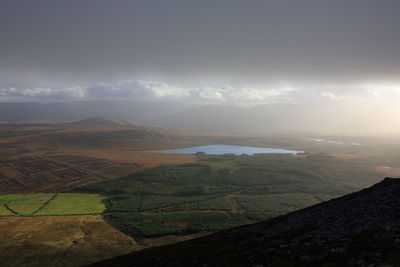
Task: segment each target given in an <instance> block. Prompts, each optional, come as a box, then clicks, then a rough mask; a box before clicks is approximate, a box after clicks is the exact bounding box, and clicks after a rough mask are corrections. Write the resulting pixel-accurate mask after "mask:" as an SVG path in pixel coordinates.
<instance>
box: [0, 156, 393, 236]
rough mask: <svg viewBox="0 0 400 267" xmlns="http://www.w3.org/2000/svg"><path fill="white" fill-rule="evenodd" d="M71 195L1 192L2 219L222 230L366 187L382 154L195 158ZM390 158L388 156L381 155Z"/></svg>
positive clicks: (136, 232) (138, 230) (141, 230)
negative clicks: (71, 218)
mask: <svg viewBox="0 0 400 267" xmlns="http://www.w3.org/2000/svg"><path fill="white" fill-rule="evenodd" d="M198 158H199V161H198V162H196V163H189V164H181V165H161V166H159V167H156V168H151V169H146V170H143V171H141V172H136V173H133V174H130V175H128V176H125V177H121V178H118V179H113V180H104V181H102V182H99V183H95V184H90V185H86V186H83V187H81V188H78V189H75V190H74V192H71V193H37V194H26V195H23V194H14V195H2V196H0V215H1V216H48V215H79V214H104V216H105V217H106V218H107V219H108V220H109V222H110V223H112V224H113V225H114V226H116V227H117V228H118V229H120V230H121V231H123V232H125V233H127V234H129V235H132V236H133V237H135V238H147V237H160V236H165V235H169V234H189V233H197V232H203V231H219V230H223V229H227V228H230V227H234V226H238V225H243V224H247V223H254V222H258V221H261V220H265V219H268V218H271V217H274V216H277V215H280V214H285V213H288V212H291V211H295V210H298V209H302V208H304V207H308V206H311V205H314V204H317V203H319V202H321V201H325V200H329V199H331V198H334V197H338V196H341V195H345V194H348V193H350V192H353V191H356V190H359V189H361V188H363V187H366V186H369V185H371V184H373V183H374V182H377V181H378V180H380V179H381V178H382V177H383V175H382V173H379V172H378V171H377V170H376V168H375V167H376V166H377V165H378V164H381V163H379V162H378V161H379V160H381V159H376V158H366V159H360V158H354V159H340V158H335V157H331V156H329V155H327V154H313V155H309V156H307V157H293V156H291V155H278V154H259V155H254V156H233V155H224V156H208V155H198ZM385 160H387V159H385Z"/></svg>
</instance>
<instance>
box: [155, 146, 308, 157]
mask: <svg viewBox="0 0 400 267" xmlns="http://www.w3.org/2000/svg"><path fill="white" fill-rule="evenodd" d="M161 152H164V153H176V154H195V153H197V152H204V153H206V154H210V155H223V154H235V155H241V154H247V155H254V154H263V153H267V154H272V153H277V154H297V153H304V152H303V151H296V150H287V149H280V148H267V147H255V146H231V145H210V146H194V147H187V148H181V149H172V150H164V151H161Z"/></svg>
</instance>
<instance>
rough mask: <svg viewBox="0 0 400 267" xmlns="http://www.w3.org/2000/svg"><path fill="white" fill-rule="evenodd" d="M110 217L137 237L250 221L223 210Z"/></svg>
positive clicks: (221, 228)
mask: <svg viewBox="0 0 400 267" xmlns="http://www.w3.org/2000/svg"><path fill="white" fill-rule="evenodd" d="M112 217H113V218H114V219H117V220H119V221H121V222H122V223H123V224H125V225H128V226H130V227H131V228H133V229H134V232H135V234H136V236H139V237H154V236H163V235H168V234H189V233H196V232H203V231H219V230H224V229H227V228H231V227H235V226H238V225H242V224H245V223H249V222H250V221H249V220H247V219H246V218H245V217H244V216H242V215H240V214H230V213H224V212H194V211H187V212H168V213H157V214H148V213H147V214H146V213H132V214H116V215H112Z"/></svg>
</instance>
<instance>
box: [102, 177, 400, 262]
mask: <svg viewBox="0 0 400 267" xmlns="http://www.w3.org/2000/svg"><path fill="white" fill-rule="evenodd" d="M95 266H400V179H392V178H385V179H384V180H383V181H382V182H380V183H378V184H376V185H374V186H372V187H370V188H368V189H364V190H361V191H359V192H356V193H353V194H350V195H346V196H344V197H341V198H337V199H334V200H331V201H328V202H324V203H321V204H318V205H315V206H311V207H309V208H306V209H303V210H299V211H297V212H293V213H290V214H287V215H284V216H280V217H277V218H274V219H272V220H268V221H265V222H261V223H258V224H253V225H247V226H242V227H238V228H234V229H231V230H227V231H223V232H220V233H216V234H213V235H209V236H206V237H203V238H199V239H195V240H191V241H187V242H183V243H179V244H174V245H170V246H165V247H158V248H152V249H146V250H143V251H140V252H136V253H132V254H127V255H123V256H119V257H117V258H114V259H110V260H105V261H102V262H99V263H97V264H95Z"/></svg>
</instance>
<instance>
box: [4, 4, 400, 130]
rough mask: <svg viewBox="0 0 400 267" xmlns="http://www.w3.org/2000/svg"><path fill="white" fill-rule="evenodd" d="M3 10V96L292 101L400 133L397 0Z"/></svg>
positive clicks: (188, 101) (227, 102)
mask: <svg viewBox="0 0 400 267" xmlns="http://www.w3.org/2000/svg"><path fill="white" fill-rule="evenodd" d="M0 7H1V8H0V36H1V40H2V41H1V42H0V59H1V60H0V102H39V103H51V102H64V101H82V100H85V101H86V100H129V101H145V100H146V101H148V100H151V101H158V102H171V103H173V102H180V103H185V104H190V105H192V104H196V105H209V104H212V105H225V106H226V105H234V106H235V105H239V106H246V107H251V106H256V105H261V104H268V103H292V104H299V105H303V106H309V105H311V106H313V107H314V108H313V109H314V110H319V108H321V112H316V113H320V114H319V115H320V116H321V118H322V117H324V116H327V114H335V112H337V110H336V108H337V109H339V110H346V112H347V113H351V114H350V115H349V116H350V117H351V118H354V120H357V118H358V119H359V120H360V121H362V122H361V124H362V125H367V126H365V129H364V128H359V129H360V131H361V132H363V131H370V130H371V128H375V130H377V132H382V133H390V134H395V133H396V134H397V133H400V127H399V126H397V125H400V124H399V122H400V121H399V119H397V118H400V116H399V115H400V112H399V109H398V105H397V103H398V102H399V101H400V79H399V77H400V76H399V74H400V53H398V50H399V47H400V36H399V34H398V29H399V28H400V20H399V19H398V10H399V8H400V3H399V2H398V1H395V0H383V1H379V2H378V1H369V0H367V1H365V0H363V1H361V0H354V1H342V0H338V1H312V0H307V1H301V2H300V1H298V2H293V1H286V0H279V1H251V2H243V1H235V0H234V1H232V0H230V1H227V0H222V1H217V2H216V1H208V0H206V1H196V2H194V1H179V0H172V1H148V0H147V1H119V0H117V1H112V2H111V1H105V0H96V1H92V0H89V1H62V2H61V1H57V2H54V1H45V0H39V1H34V2H31V1H18V0H17V1H15V0H12V1H8V0H6V1H2V2H1V4H0ZM326 107H331V109H330V110H327V108H326ZM337 113H338V115H337V116H341V117H343V116H346V115H343V112H337ZM314 115H315V114H314ZM336 119H337V120H340V119H341V118H336ZM238 123H240V122H238ZM368 124H369V125H368ZM374 124H376V126H373V125H374ZM343 125H351V122H346V123H342V125H341V126H340V127H345V126H343ZM357 127H358V126H355V128H357Z"/></svg>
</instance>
